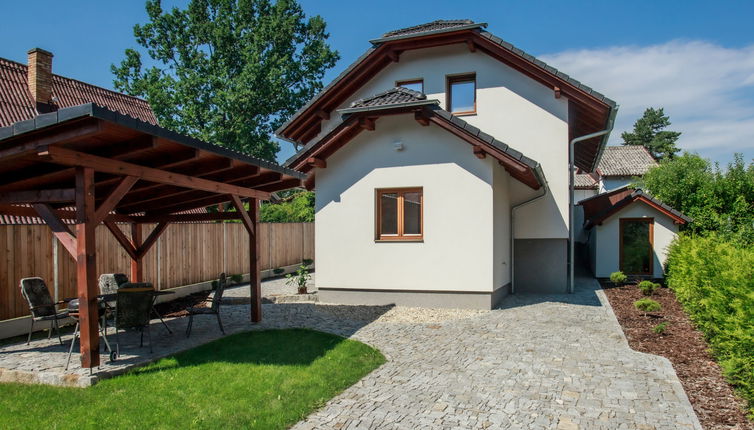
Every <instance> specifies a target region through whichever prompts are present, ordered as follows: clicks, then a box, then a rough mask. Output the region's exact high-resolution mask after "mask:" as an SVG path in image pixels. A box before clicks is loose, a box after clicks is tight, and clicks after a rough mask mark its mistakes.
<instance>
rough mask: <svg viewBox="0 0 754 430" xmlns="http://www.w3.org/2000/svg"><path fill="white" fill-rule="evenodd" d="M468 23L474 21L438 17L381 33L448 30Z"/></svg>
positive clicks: (402, 34) (415, 32)
mask: <svg viewBox="0 0 754 430" xmlns="http://www.w3.org/2000/svg"><path fill="white" fill-rule="evenodd" d="M469 24H474V21H472V20H470V19H453V20H442V19H438V20H437V21H432V22H427V23H424V24H419V25H414V26H411V27H406V28H400V29H398V30H393V31H388V32H387V33H385V34H383V35H382V37H394V36H405V35H409V34H417V33H426V32H430V31H437V30H448V29H453V28H455V27H463V26H467V25H469Z"/></svg>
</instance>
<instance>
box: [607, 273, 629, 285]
mask: <svg viewBox="0 0 754 430" xmlns="http://www.w3.org/2000/svg"><path fill="white" fill-rule="evenodd" d="M626 281H628V276H626V275H625V274H624V273H623V272H613V273H611V274H610V282H612V283H613V284H615V285H622V284H625V283H626Z"/></svg>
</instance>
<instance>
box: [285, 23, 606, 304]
mask: <svg viewBox="0 0 754 430" xmlns="http://www.w3.org/2000/svg"><path fill="white" fill-rule="evenodd" d="M485 27H486V24H483V23H475V22H472V21H468V20H459V21H435V22H431V23H428V24H422V25H418V26H415V27H410V28H405V29H400V30H396V31H391V32H389V33H386V34H384V35H383V36H382V37H380V38H378V39H374V40H371V41H370V42H371V45H372V46H371V48H370V49H369V50H367V52H366V53H365V54H364V55H362V56H361V57H360V58H358V59H357V60H356V61H355V62H354V63H353V64H352V65H351V66H349V67H348V68H347V69H346V70H345V71H344V72H343V73H341V74H340V75H339V76H338V77H337V78H335V80H334V81H333V82H332V83H330V84H329V85H328V86H326V87H325V88H324V89H323V90H322V91H321V92H320V93H319V94H318V95H317V96H315V97H314V98H313V99H312V100H310V101H309V102H308V103H307V104H306V105H305V106H303V107H302V108H301V109H300V110H299V111H298V112H297V113H296V114H295V115H294V116H293V117H292V118H291V119H290V120H289V121H287V122H286V123H285V124H283V125H282V126H281V127H280V128H279V129H278V130H277V132H276V134H277V135H278V136H279V137H280V138H283V139H286V140H288V141H291V142H294V143H295V144H297V145H299V146H300V147H301V150H300V151H299V152H298V153H297V154H296V155H294V156H293V157H291V159H289V160H288V161H287V162H286V165H287V166H289V167H292V168H294V169H297V170H299V171H302V172H305V173H307V175H308V178H307V180H306V185H307V188H309V189H315V190H316V205H315V206H316V207H315V210H316V216H315V236H316V239H315V254H316V256H317V257H316V258H317V288H318V291H319V295H320V300H322V301H330V302H338V303H354V304H382V303H397V304H403V305H419V306H447V307H473V308H491V307H494V306H495V305H496V304H497V303H498V302H500V300H501V299H502V298H503V297H504V296H505V295H507V294H509V293H511V292H516V293H518V292H566V291H568V289H569V287H570V285H569V274H570V272H571V267H572V266H571V264H570V261H571V260H572V259H571V256H572V253H571V251H570V249H571V247H570V246H569V245H570V244H571V243H573V241H569V238H570V235H571V232H573V231H574V229H573V228H570V226H571V225H573V222H574V216H572V214H571V213H572V210H573V207H574V206H573V204H572V203H573V198H574V196H573V194H572V187H571V185H570V182H571V179H570V176H571V175H569V172H571V171H574V170H575V169H576V168H578V169H579V170H580V171H583V172H593V171H595V168H596V166H597V163H598V161H599V159H600V154H601V152H602V150H603V148H604V147H605V143H606V141H607V138H608V135H609V133H610V130H611V129H612V125H613V120H614V118H615V113H616V109H617V106H616V104H615V102H613V101H612V100H610V99H608V98H606V97H605V96H603V95H601V94H599V93H597V92H596V91H594V90H592V89H590V88H589V87H587V86H585V85H583V84H581V83H580V82H578V81H576V80H574V79H572V78H570V77H569V76H567V75H565V74H564V73H562V72H560V71H558V70H556V69H554V68H553V67H551V66H548V65H547V64H545V63H543V62H541V61H539V60H537V59H536V58H534V57H532V56H530V55H528V54H526V53H525V52H523V51H521V50H520V49H518V48H516V47H514V46H513V45H511V44H509V43H507V42H505V41H503V40H502V39H500V38H498V37H497V36H494V35H492V34H490V33H489V32H487V31H486V30H485ZM569 148H570V149H572V155H570V156H569ZM571 164H572V165H573V167H572V168H571V167H569V166H571Z"/></svg>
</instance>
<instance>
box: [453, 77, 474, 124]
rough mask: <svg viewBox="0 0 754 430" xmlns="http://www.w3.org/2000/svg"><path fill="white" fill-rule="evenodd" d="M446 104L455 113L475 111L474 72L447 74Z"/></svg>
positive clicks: (471, 112) (465, 113)
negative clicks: (456, 74) (457, 74)
mask: <svg viewBox="0 0 754 430" xmlns="http://www.w3.org/2000/svg"><path fill="white" fill-rule="evenodd" d="M447 106H448V111H449V112H450V113H452V114H455V115H468V114H474V113H476V74H473V73H472V74H466V75H459V76H448V88H447Z"/></svg>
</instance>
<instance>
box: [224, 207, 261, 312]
mask: <svg viewBox="0 0 754 430" xmlns="http://www.w3.org/2000/svg"><path fill="white" fill-rule="evenodd" d="M230 197H231V199H232V202H233V206H235V208H236V211H238V213H240V214H241V222H242V223H243V225H244V227H246V231H247V232H248V233H249V290H250V297H251V309H250V312H249V314H250V316H251V322H253V323H258V322H260V321H262V280H261V274H260V270H259V235H258V227H259V200H257V199H249V210H248V211H247V210H246V209H245V208H244V206H243V202H241V199H240V198H239V197H238V196H236V195H231V196H230Z"/></svg>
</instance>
